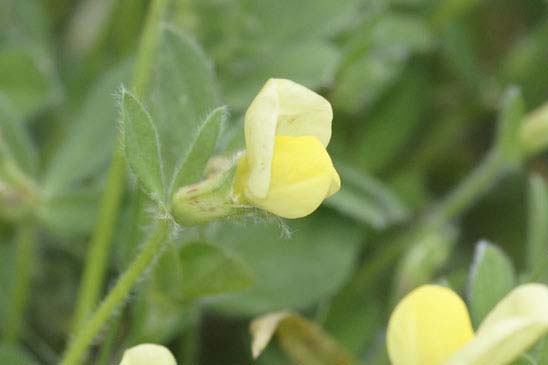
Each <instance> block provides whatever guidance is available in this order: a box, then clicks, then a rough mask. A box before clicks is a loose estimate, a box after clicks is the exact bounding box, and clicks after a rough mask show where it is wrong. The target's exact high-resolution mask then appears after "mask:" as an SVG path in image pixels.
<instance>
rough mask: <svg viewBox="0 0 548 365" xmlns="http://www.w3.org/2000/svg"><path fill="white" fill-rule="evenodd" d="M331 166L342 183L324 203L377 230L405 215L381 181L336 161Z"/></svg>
mask: <svg viewBox="0 0 548 365" xmlns="http://www.w3.org/2000/svg"><path fill="white" fill-rule="evenodd" d="M335 166H336V168H337V171H338V172H339V174H340V176H341V180H342V181H344V184H342V186H341V190H340V191H339V192H338V193H337V194H335V195H333V196H332V197H330V198H329V199H327V200H326V201H325V205H327V206H329V207H332V208H334V209H336V210H338V211H339V212H341V213H342V214H344V215H347V216H349V217H351V218H354V219H356V220H357V221H358V222H363V223H366V224H369V225H371V226H372V227H374V228H378V229H380V228H384V227H386V226H387V225H389V224H391V223H394V222H398V221H401V220H402V219H404V218H405V217H406V216H407V214H408V212H407V209H406V207H405V206H404V205H403V203H402V202H401V201H400V199H399V197H397V196H396V195H395V194H394V192H392V191H391V190H390V188H388V187H387V186H385V185H384V184H383V183H382V182H380V181H377V180H376V179H374V178H373V177H371V176H369V175H367V174H365V173H362V172H360V171H358V170H356V169H353V168H351V167H350V166H345V165H344V164H341V163H339V162H335Z"/></svg>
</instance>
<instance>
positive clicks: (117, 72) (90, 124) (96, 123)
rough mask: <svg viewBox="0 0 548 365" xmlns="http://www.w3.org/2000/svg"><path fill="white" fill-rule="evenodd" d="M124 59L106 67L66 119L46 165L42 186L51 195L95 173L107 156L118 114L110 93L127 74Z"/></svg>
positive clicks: (115, 89) (110, 147)
mask: <svg viewBox="0 0 548 365" xmlns="http://www.w3.org/2000/svg"><path fill="white" fill-rule="evenodd" d="M129 70H130V67H129V65H128V64H127V63H124V64H122V65H118V66H116V67H114V68H113V69H111V70H109V71H108V72H106V73H105V74H104V76H102V77H101V78H100V79H99V80H98V81H97V82H96V84H95V85H94V86H93V87H92V88H91V90H90V91H89V93H88V95H87V96H86V98H85V100H84V102H83V104H82V106H81V108H80V110H79V111H78V113H77V114H76V115H75V116H74V119H69V120H68V121H67V122H68V123H67V126H68V127H67V128H66V130H65V131H64V132H65V133H64V134H63V136H62V137H63V139H62V140H61V141H60V143H59V144H58V147H57V148H56V149H55V151H54V155H53V157H52V159H51V161H50V163H49V165H48V166H47V168H46V173H45V178H44V190H46V191H47V192H48V193H50V194H52V195H54V194H55V193H58V192H64V191H65V190H66V189H67V188H71V187H74V186H76V185H78V184H79V183H81V182H82V180H84V179H86V178H88V177H90V176H93V175H94V174H97V173H98V172H99V170H100V169H101V168H102V167H104V166H105V165H106V163H107V161H109V160H110V158H111V157H112V153H113V148H114V143H115V141H116V135H117V129H116V121H117V118H118V117H119V115H118V108H117V102H116V98H115V97H113V94H114V93H115V92H116V91H117V89H118V88H119V87H120V85H121V84H122V82H123V81H124V80H126V79H127V78H128V75H129Z"/></svg>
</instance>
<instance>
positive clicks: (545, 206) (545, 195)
mask: <svg viewBox="0 0 548 365" xmlns="http://www.w3.org/2000/svg"><path fill="white" fill-rule="evenodd" d="M528 201H529V204H528V205H529V209H528V210H529V214H528V215H529V217H528V220H529V222H528V227H527V228H528V229H527V269H528V271H529V272H530V273H531V274H532V275H533V280H534V281H538V280H540V281H543V282H545V283H548V270H547V269H546V262H547V260H548V224H546V222H548V186H547V185H546V182H545V181H544V178H543V177H542V176H540V175H533V176H531V177H530V178H529V194H528ZM543 273H544V274H543Z"/></svg>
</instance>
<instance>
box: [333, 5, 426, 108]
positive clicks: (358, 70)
mask: <svg viewBox="0 0 548 365" xmlns="http://www.w3.org/2000/svg"><path fill="white" fill-rule="evenodd" d="M433 40H434V39H433V35H432V34H431V32H430V30H429V29H428V28H427V25H426V24H425V23H424V21H423V20H422V19H420V18H418V17H416V16H408V15H400V14H396V13H394V14H390V13H386V14H382V15H381V16H376V17H373V19H369V18H367V17H366V18H365V21H364V23H363V24H362V25H361V26H360V29H359V31H356V32H355V33H354V34H353V36H352V38H350V40H349V41H348V43H347V44H346V46H345V49H344V53H343V60H342V62H341V66H340V69H339V71H338V75H337V79H338V81H337V84H336V85H335V89H334V91H333V95H332V100H333V104H334V105H335V106H336V107H339V108H341V109H343V110H345V111H347V112H352V113H355V112H357V111H359V110H360V108H363V107H365V106H368V105H371V104H373V103H374V102H376V101H377V100H378V99H379V97H380V96H381V95H382V94H383V93H384V92H385V91H386V90H387V89H388V88H389V87H390V86H391V85H393V83H394V81H395V80H396V79H397V78H398V77H399V75H400V74H401V73H402V71H403V69H404V67H405V64H406V63H407V60H408V59H409V58H410V57H411V56H412V55H413V54H414V53H420V52H424V51H425V50H427V49H428V48H430V47H431V46H432V44H433ZM415 100H416V99H415Z"/></svg>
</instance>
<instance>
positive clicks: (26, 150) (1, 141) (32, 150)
mask: <svg viewBox="0 0 548 365" xmlns="http://www.w3.org/2000/svg"><path fill="white" fill-rule="evenodd" d="M0 153H4V154H6V155H9V157H10V158H12V159H13V160H15V161H16V162H17V166H18V167H19V168H20V169H21V170H22V171H23V172H24V173H25V174H27V175H29V176H33V175H34V174H35V172H36V164H37V161H36V160H37V154H36V147H35V146H34V144H33V142H32V140H31V138H30V136H29V135H28V132H27V130H26V128H25V126H24V124H22V121H21V120H20V118H19V117H18V116H17V113H16V111H15V110H13V108H12V106H11V104H10V103H9V101H8V100H7V99H6V98H4V97H1V96H0Z"/></svg>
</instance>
